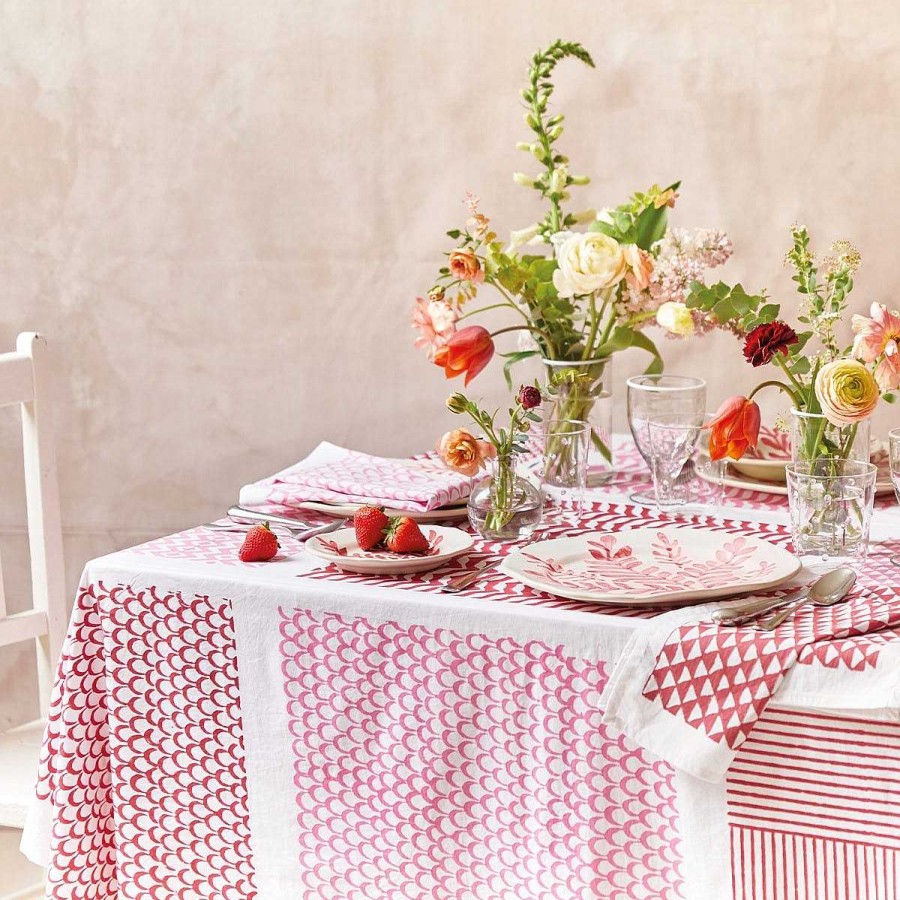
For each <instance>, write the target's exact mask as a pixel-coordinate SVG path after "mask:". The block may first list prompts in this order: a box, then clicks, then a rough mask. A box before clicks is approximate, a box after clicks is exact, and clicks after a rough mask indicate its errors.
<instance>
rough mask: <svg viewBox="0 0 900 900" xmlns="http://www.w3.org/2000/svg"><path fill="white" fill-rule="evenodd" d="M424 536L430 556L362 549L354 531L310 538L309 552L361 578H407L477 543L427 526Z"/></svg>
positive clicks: (457, 533) (450, 530)
mask: <svg viewBox="0 0 900 900" xmlns="http://www.w3.org/2000/svg"><path fill="white" fill-rule="evenodd" d="M422 533H423V534H424V535H425V537H426V538H428V544H429V549H428V552H427V553H392V552H391V551H390V550H384V549H378V550H363V549H362V548H361V547H360V546H359V544H357V543H356V533H355V531H354V530H353V529H352V528H341V529H339V530H338V531H333V532H331V534H322V535H318V536H317V537H313V538H310V539H309V540H308V541H307V542H306V549H307V550H308V551H309V552H310V553H312V555H313V556H318V557H319V559H324V560H325V561H326V562H329V563H333V564H334V565H336V566H337V567H338V568H339V569H343V570H344V571H345V572H356V573H358V574H361V575H408V574H409V573H411V572H427V571H429V569H436V568H438V566H442V565H443V564H444V563H445V562H448V561H449V560H451V559H453V558H454V557H456V556H459V555H460V554H461V553H465V552H466V550H469V549H470V548H471V547H472V544H473V543H474V542H475V541H474V538H473V537H472V536H471V535H470V534H466V533H465V532H464V531H460V530H459V529H458V528H445V527H442V526H440V525H426V526H425V527H424V528H423V529H422Z"/></svg>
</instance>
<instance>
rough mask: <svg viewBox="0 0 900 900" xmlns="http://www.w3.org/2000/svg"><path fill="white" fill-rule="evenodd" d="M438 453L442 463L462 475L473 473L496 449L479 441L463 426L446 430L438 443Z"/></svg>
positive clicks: (494, 453)
mask: <svg viewBox="0 0 900 900" xmlns="http://www.w3.org/2000/svg"><path fill="white" fill-rule="evenodd" d="M437 449H438V453H439V454H440V457H441V459H442V460H443V461H444V465H445V466H447V467H448V468H449V469H453V470H454V471H455V472H460V473H461V474H463V475H474V474H475V473H476V472H477V471H478V470H479V469H480V468H481V467H482V466H483V465H484V462H485V460H486V459H490V458H491V457H493V456H495V455H496V453H497V451H496V450H495V449H494V447H493V446H492V445H491V444H489V443H488V442H487V441H479V440H478V439H477V438H476V437H475V436H474V435H473V434H470V433H469V432H468V431H466V429H465V428H455V429H454V430H453V431H448V432H447V433H446V434H445V435H444V436H443V437H442V438H441V440H440V443H439V444H438V448H437Z"/></svg>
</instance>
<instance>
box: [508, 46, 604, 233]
mask: <svg viewBox="0 0 900 900" xmlns="http://www.w3.org/2000/svg"><path fill="white" fill-rule="evenodd" d="M567 58H572V59H578V60H580V61H581V62H583V63H584V64H585V65H586V66H590V67H591V68H594V60H593V59H591V55H590V53H588V52H587V50H585V49H584V47H582V45H581V44H579V43H577V42H573V41H561V40H557V41H554V42H553V43H552V44H551V45H550V46H549V47H547V49H546V50H539V51H538V52H537V53H535V54H534V56H533V57H532V59H531V65H530V67H529V69H528V86H527V87H526V88H524V89H523V91H522V99H523V100H524V101H525V102H526V103H527V104H528V107H529V112H528V113H526V115H525V122H526V124H527V125H528V127H529V128H530V129H531V131H532V132H533V133H534V136H535V140H534V141H531V142H523V143H521V144H519V149H521V150H523V151H524V152H526V153H528V154H530V155H531V156H533V157H534V158H535V159H536V160H537V161H538V162H539V163H540V164H541V165H542V166H543V167H544V171H543V172H541V173H540V174H539V175H538V176H536V177H534V178H530V177H528V176H526V175H521V176H517V179H516V180H517V181H519V182H520V183H522V184H526V185H527V186H528V187H532V188H534V189H535V190H536V191H538V192H539V193H540V195H541V197H543V198H544V199H546V200H548V201H549V202H550V210H549V211H548V213H547V215H546V217H545V218H544V219H543V220H542V221H541V222H540V223H539V225H538V233H539V234H541V235H543V236H544V238H548V237H549V236H550V235H552V234H556V232H557V231H562V230H564V229H566V228H569V227H571V226H572V225H574V224H575V218H574V216H571V215H565V214H563V211H562V202H563V201H564V200H568V199H569V191H568V188H570V187H571V186H572V185H580V184H587V183H588V178H587V177H586V176H575V175H571V174H570V173H569V170H568V162H569V160H568V157H566V156H564V155H563V154H562V153H560V152H559V151H558V150H557V149H556V146H555V145H556V142H557V141H558V140H559V138H560V136H561V135H562V132H563V127H562V123H563V119H564V116H563V115H562V114H557V115H553V116H551V115H549V113H548V108H549V105H550V98H551V96H552V95H553V82H552V81H551V76H552V74H553V70H554V69H555V68H556V66H557V64H558V63H560V62H562V61H563V60H564V59H567Z"/></svg>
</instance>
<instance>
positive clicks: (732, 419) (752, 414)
mask: <svg viewBox="0 0 900 900" xmlns="http://www.w3.org/2000/svg"><path fill="white" fill-rule="evenodd" d="M703 427H704V428H707V429H709V458H710V459H714V460H715V459H724V458H725V457H726V456H727V457H729V458H731V459H740V458H741V457H742V456H743V455H744V454H745V453H746V452H747V451H748V450H749V449H750V448H751V447H755V446H756V442H757V441H758V440H759V407H758V406H757V405H756V404H755V403H754V402H753V401H752V400H748V399H747V398H746V397H729V399H728V400H726V401H725V402H724V403H723V404H722V405H721V406H720V407H719V408H718V409H717V410H716V414H715V416H714V417H713V419H712V421H710V422H709V423H708V424H706V425H704V426H703Z"/></svg>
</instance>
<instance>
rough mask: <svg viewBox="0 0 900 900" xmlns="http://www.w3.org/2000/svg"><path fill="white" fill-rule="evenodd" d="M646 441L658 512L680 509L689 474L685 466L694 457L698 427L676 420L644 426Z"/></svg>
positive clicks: (683, 500) (690, 472) (684, 497)
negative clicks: (648, 440) (648, 448)
mask: <svg viewBox="0 0 900 900" xmlns="http://www.w3.org/2000/svg"><path fill="white" fill-rule="evenodd" d="M647 429H648V435H649V439H650V471H651V473H652V474H653V490H654V492H655V494H656V505H657V507H658V508H659V511H660V512H666V511H668V512H674V511H675V510H676V509H678V508H679V507H681V506H683V505H684V503H685V499H686V494H687V488H689V484H687V483H686V482H688V481H690V480H691V478H692V475H693V470H692V469H686V468H685V463H687V461H688V460H689V459H691V457H692V456H693V454H694V449H695V448H696V446H697V437H698V435H699V433H700V426H699V425H694V424H690V423H687V424H686V423H683V422H680V421H678V420H677V419H676V421H674V422H673V421H668V420H663V421H651V422H648V423H647Z"/></svg>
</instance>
